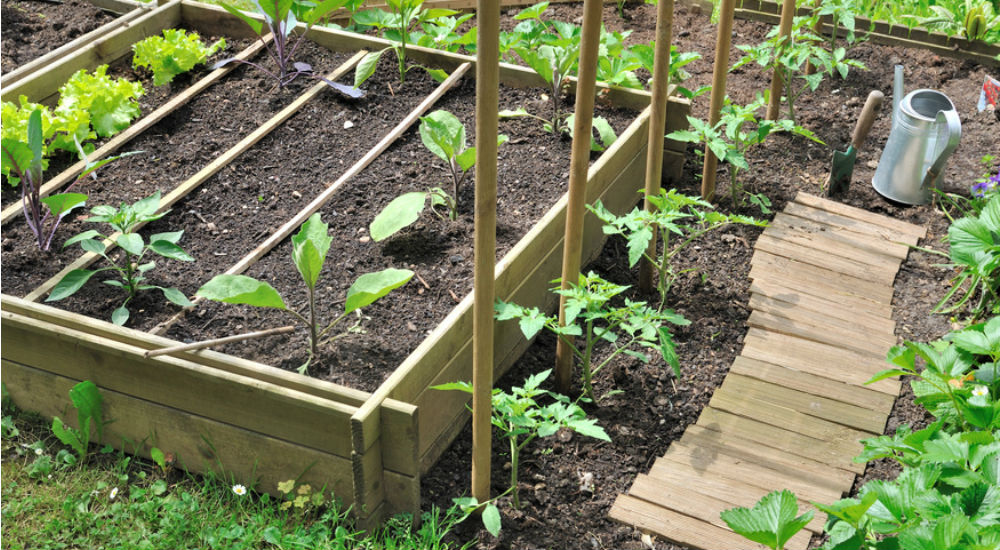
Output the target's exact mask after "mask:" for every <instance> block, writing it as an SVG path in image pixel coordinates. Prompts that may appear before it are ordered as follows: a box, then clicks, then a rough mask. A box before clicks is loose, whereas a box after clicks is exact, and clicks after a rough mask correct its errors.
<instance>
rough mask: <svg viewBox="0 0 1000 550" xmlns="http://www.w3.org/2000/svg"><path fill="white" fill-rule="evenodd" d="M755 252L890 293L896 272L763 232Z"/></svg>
mask: <svg viewBox="0 0 1000 550" xmlns="http://www.w3.org/2000/svg"><path fill="white" fill-rule="evenodd" d="M754 248H755V249H756V250H760V251H764V252H767V253H769V254H773V255H775V256H782V257H785V258H795V259H796V261H799V262H802V263H807V264H810V265H813V266H816V267H820V268H823V269H826V270H829V271H833V272H835V273H840V274H843V275H848V276H850V277H854V278H856V279H861V280H863V281H869V282H871V283H875V284H879V285H883V286H888V287H889V288H890V290H891V287H892V279H893V277H895V274H896V270H895V269H891V268H890V267H888V266H886V267H878V266H873V265H869V264H866V263H864V262H859V261H857V260H852V259H849V258H844V257H841V256H836V255H834V254H831V253H830V252H829V251H828V250H823V249H822V248H813V247H812V246H811V245H809V244H804V243H802V242H794V241H789V240H787V239H784V238H782V236H781V235H771V234H769V233H766V232H765V233H763V234H761V236H760V237H757V244H756V245H755V247H754Z"/></svg>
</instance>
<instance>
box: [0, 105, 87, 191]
mask: <svg viewBox="0 0 1000 550" xmlns="http://www.w3.org/2000/svg"><path fill="white" fill-rule="evenodd" d="M18 100H19V103H18V104H14V103H11V102H9V101H5V102H3V105H2V107H0V112H2V114H0V117H2V120H3V124H2V127H0V138H2V139H3V140H4V141H5V142H6V143H8V144H11V143H21V144H22V145H23V147H21V148H22V149H24V148H29V145H28V135H29V132H28V126H29V122H30V119H31V113H33V112H35V111H39V112H40V113H41V118H42V141H41V143H42V170H43V171H44V170H46V169H47V168H48V165H49V157H51V156H52V155H54V154H56V152H58V151H67V152H70V153H77V147H76V144H77V143H80V144H81V145H84V147H85V149H86V148H87V144H86V142H87V140H91V139H94V138H96V137H97V135H96V134H95V133H94V132H93V130H91V128H90V114H89V113H87V111H84V110H82V109H72V110H69V109H61V110H52V109H50V108H49V107H47V106H45V105H42V104H40V103H31V102H30V101H28V98H27V97H26V96H23V95H22V96H20V97H19V98H18ZM90 148H92V146H90ZM3 175H4V176H6V177H7V178H8V180H9V179H10V178H11V177H12V175H11V172H10V165H9V164H6V163H5V164H4V165H3ZM13 177H14V178H15V180H14V181H11V183H14V184H16V183H17V180H16V178H17V176H16V174H15V175H13Z"/></svg>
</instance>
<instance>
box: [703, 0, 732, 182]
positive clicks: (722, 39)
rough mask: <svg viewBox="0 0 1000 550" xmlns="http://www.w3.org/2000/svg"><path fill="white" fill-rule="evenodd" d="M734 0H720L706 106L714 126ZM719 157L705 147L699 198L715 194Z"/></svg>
mask: <svg viewBox="0 0 1000 550" xmlns="http://www.w3.org/2000/svg"><path fill="white" fill-rule="evenodd" d="M735 11H736V0H722V5H721V6H720V7H719V34H718V36H717V37H716V39H715V70H714V72H713V73H712V100H711V103H710V106H709V108H708V125H709V126H710V127H713V128H714V127H715V125H716V124H718V123H719V118H720V117H721V113H722V103H723V100H725V98H726V74H727V73H728V72H729V45H730V44H731V43H732V40H733V16H734V14H735ZM718 164H719V159H717V158H716V157H715V153H713V152H712V150H711V149H709V148H708V147H706V148H705V171H704V172H703V173H702V176H701V198H703V199H705V200H707V201H710V200H712V197H713V196H715V169H716V167H717V166H718Z"/></svg>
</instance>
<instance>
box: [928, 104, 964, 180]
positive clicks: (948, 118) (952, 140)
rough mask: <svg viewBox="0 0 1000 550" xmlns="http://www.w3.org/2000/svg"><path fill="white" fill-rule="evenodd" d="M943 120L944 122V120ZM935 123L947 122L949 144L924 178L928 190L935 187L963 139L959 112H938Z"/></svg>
mask: <svg viewBox="0 0 1000 550" xmlns="http://www.w3.org/2000/svg"><path fill="white" fill-rule="evenodd" d="M942 118H943V119H944V120H942ZM935 121H936V122H938V123H941V122H946V123H947V124H948V143H947V144H945V146H944V150H943V151H941V154H940V155H938V158H937V159H936V160H935V161H934V163H933V164H931V167H930V169H929V170H927V174H926V175H925V176H924V181H923V184H922V188H923V189H928V188H930V187H931V186H933V185H934V180H936V179H937V177H938V174H940V173H941V170H942V169H943V168H944V163H945V162H946V161H947V160H948V157H949V156H951V154H952V152H954V151H955V148H956V147H958V140H959V139H960V138H961V137H962V121H961V119H959V118H958V112H956V111H955V110H954V109H949V110H947V111H938V113H937V116H936V117H935Z"/></svg>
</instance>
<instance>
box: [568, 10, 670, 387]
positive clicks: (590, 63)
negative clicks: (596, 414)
mask: <svg viewBox="0 0 1000 550" xmlns="http://www.w3.org/2000/svg"><path fill="white" fill-rule="evenodd" d="M602 7H603V5H602V3H601V0H584V2H583V30H582V33H581V40H580V68H579V70H578V71H577V86H576V107H575V110H574V112H575V113H576V117H575V119H574V124H573V136H574V137H573V147H572V152H571V155H570V165H569V166H570V170H569V197H568V199H567V205H566V237H565V239H563V261H562V288H563V290H565V289H566V288H568V287H569V284H570V283H573V284H576V282H577V280H578V279H579V275H580V261H581V260H580V256H581V250H582V247H583V242H582V240H583V214H584V208H583V205H584V202H585V201H586V194H587V169H588V165H589V162H590V140H591V137H590V136H591V133H592V132H593V123H594V121H593V118H594V90H595V88H596V83H597V53H598V50H597V47H598V45H599V43H600V37H601V35H600V33H601V8H602ZM661 130H662V129H661ZM559 325H560V326H565V325H566V296H560V297H559ZM555 371H556V378H555V379H556V389H557V390H558V391H560V392H562V393H569V389H570V379H571V377H572V374H573V350H572V349H571V348H570V346H569V344H567V343H566V342H565V341H564V340H563V339H562V338H560V339H559V343H558V344H557V346H556V368H555Z"/></svg>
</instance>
